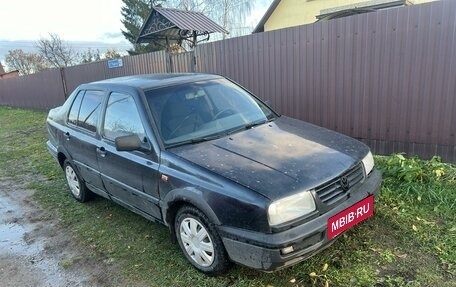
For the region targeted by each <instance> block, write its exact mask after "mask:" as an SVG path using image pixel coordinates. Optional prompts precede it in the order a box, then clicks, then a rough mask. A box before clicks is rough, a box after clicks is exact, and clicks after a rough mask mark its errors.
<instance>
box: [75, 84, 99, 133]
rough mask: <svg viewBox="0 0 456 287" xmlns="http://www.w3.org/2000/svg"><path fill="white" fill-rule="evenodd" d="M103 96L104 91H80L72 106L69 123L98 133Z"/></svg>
mask: <svg viewBox="0 0 456 287" xmlns="http://www.w3.org/2000/svg"><path fill="white" fill-rule="evenodd" d="M103 95H104V93H103V92H102V91H93V90H87V91H80V92H79V93H78V95H77V96H76V99H75V100H74V102H73V105H72V106H71V109H70V113H69V114H68V122H70V123H72V124H74V125H76V126H79V127H81V128H84V129H86V130H89V131H91V132H96V131H97V122H98V118H99V115H100V110H101V103H102V101H103Z"/></svg>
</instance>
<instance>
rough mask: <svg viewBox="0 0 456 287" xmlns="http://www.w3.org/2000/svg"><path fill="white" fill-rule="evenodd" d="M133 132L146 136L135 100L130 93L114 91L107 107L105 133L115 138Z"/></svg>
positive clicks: (109, 137)
mask: <svg viewBox="0 0 456 287" xmlns="http://www.w3.org/2000/svg"><path fill="white" fill-rule="evenodd" d="M131 134H137V135H138V136H139V137H140V138H143V137H144V136H145V132H144V128H143V125H142V122H141V117H140V116H139V113H138V109H137V107H136V104H135V101H134V99H133V97H132V96H130V95H126V94H121V93H112V94H111V95H110V96H109V101H108V106H107V107H106V115H105V120H104V126H103V135H104V136H105V137H106V138H108V139H112V140H113V139H115V138H116V137H119V136H125V135H131Z"/></svg>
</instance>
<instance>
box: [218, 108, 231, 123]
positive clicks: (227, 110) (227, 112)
mask: <svg viewBox="0 0 456 287" xmlns="http://www.w3.org/2000/svg"><path fill="white" fill-rule="evenodd" d="M235 113H236V112H235V111H233V110H232V109H230V108H227V109H223V110H221V111H220V112H218V113H216V114H215V116H214V120H218V119H220V118H223V117H222V115H225V114H226V115H225V117H227V116H231V115H234V114H235Z"/></svg>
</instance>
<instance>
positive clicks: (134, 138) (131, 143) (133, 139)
mask: <svg viewBox="0 0 456 287" xmlns="http://www.w3.org/2000/svg"><path fill="white" fill-rule="evenodd" d="M115 143H116V149H117V151H134V150H142V143H141V139H140V138H139V136H138V135H137V134H132V135H128V136H120V137H116V139H115Z"/></svg>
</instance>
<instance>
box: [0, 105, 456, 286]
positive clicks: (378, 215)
mask: <svg viewBox="0 0 456 287" xmlns="http://www.w3.org/2000/svg"><path fill="white" fill-rule="evenodd" d="M45 118H46V114H45V113H42V112H33V111H27V110H20V109H11V108H6V107H0V146H1V149H0V178H2V177H3V178H10V179H14V180H17V181H20V182H23V183H25V184H26V185H27V186H28V187H30V188H34V189H36V190H37V192H36V193H35V198H36V200H37V201H38V202H39V203H40V204H41V205H42V206H43V207H44V208H46V209H48V210H49V212H50V213H52V214H56V216H57V217H58V218H60V220H61V225H62V226H63V227H64V228H67V229H68V230H70V231H71V232H72V233H73V235H74V238H75V240H77V241H78V242H79V244H80V246H81V248H87V249H89V250H92V251H93V252H92V254H94V255H93V256H96V257H97V258H98V259H99V260H101V261H102V262H103V264H111V263H116V264H119V266H120V267H121V270H122V272H123V273H124V275H125V276H126V277H127V278H129V279H130V280H132V281H141V282H145V283H146V284H148V285H150V286H192V285H193V286H325V285H326V284H328V285H327V286H456V251H455V250H456V212H455V209H456V167H455V166H454V165H449V164H443V163H441V162H439V160H438V159H436V158H435V159H433V160H431V161H421V160H419V159H416V158H412V159H407V158H405V157H403V156H402V155H393V156H390V157H376V162H377V167H379V168H380V169H382V171H383V172H384V185H383V188H382V193H381V197H380V201H379V202H378V203H377V204H376V209H375V215H374V217H372V218H370V219H369V220H367V221H365V222H364V223H363V224H361V225H358V226H356V227H355V228H353V229H352V230H350V231H348V232H347V233H346V234H345V235H343V236H342V237H341V238H340V239H339V240H338V241H337V242H336V243H335V244H334V245H332V246H331V247H330V248H329V249H326V250H325V251H323V252H321V253H319V254H318V255H316V256H314V257H312V258H311V259H309V260H306V261H304V262H302V263H300V264H298V265H296V266H294V267H292V268H288V269H285V270H282V271H279V272H275V273H272V274H267V273H261V272H257V271H255V270H251V269H248V268H245V267H241V266H235V267H234V268H233V269H232V270H231V271H230V272H228V273H227V274H226V275H224V276H220V277H216V278H210V277H207V276H204V275H202V274H200V273H199V272H197V271H195V269H193V268H192V267H191V266H190V264H189V263H187V262H186V260H185V258H184V256H183V255H182V254H181V252H180V250H179V248H178V246H177V245H174V244H173V243H171V241H170V239H169V238H170V237H169V232H168V230H167V228H165V227H163V226H161V225H157V224H154V223H152V222H149V221H147V220H145V219H143V218H142V217H140V216H138V215H136V214H134V213H132V212H129V211H127V210H125V209H123V208H122V207H120V206H117V205H116V204H114V203H112V202H109V201H107V200H105V199H101V198H97V199H96V200H94V201H91V202H89V203H87V204H79V203H77V202H76V201H75V200H73V199H72V198H71V197H70V196H69V195H68V192H67V190H68V188H67V186H66V184H65V181H64V176H63V172H62V171H61V170H60V168H59V167H58V165H57V163H56V162H54V160H53V159H52V158H51V157H50V155H49V154H48V152H47V150H46V147H45V142H46V137H47V134H46V127H45ZM15 192H20V190H17V191H15ZM61 264H62V266H70V265H71V264H73V259H68V260H64V261H63V262H62V263H61ZM326 267H327V268H326Z"/></svg>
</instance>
